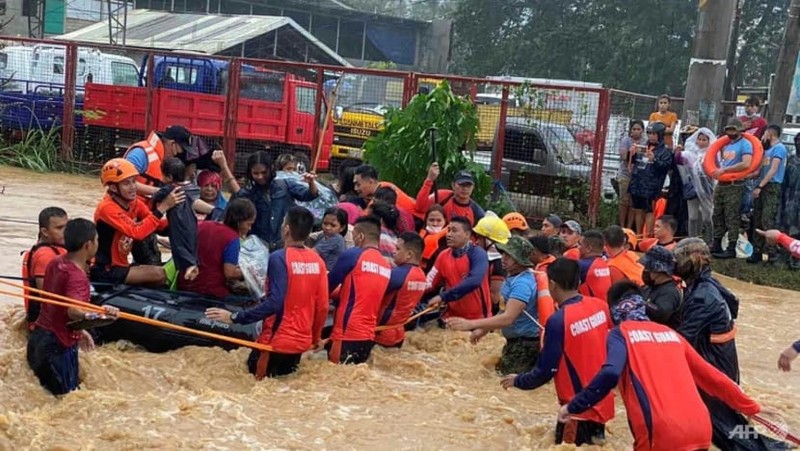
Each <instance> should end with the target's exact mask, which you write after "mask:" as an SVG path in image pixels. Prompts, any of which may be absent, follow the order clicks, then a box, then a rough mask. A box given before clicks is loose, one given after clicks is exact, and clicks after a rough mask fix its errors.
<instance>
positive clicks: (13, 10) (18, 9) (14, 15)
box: [0, 0, 28, 36]
mask: <svg viewBox="0 0 800 451" xmlns="http://www.w3.org/2000/svg"><path fill="white" fill-rule="evenodd" d="M0 19H2V21H3V23H5V22H9V21H10V22H9V23H8V24H7V25H5V26H4V27H3V29H2V30H0V34H2V35H5V36H28V18H27V17H23V15H22V0H6V14H5V15H4V16H0Z"/></svg>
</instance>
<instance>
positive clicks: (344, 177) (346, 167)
mask: <svg viewBox="0 0 800 451" xmlns="http://www.w3.org/2000/svg"><path fill="white" fill-rule="evenodd" d="M360 165H361V163H360V162H358V161H357V160H345V161H344V162H343V163H342V166H341V167H340V168H339V194H345V195H347V194H351V193H354V192H355V189H356V188H355V183H353V176H354V175H356V168H358V167H359V166H360Z"/></svg>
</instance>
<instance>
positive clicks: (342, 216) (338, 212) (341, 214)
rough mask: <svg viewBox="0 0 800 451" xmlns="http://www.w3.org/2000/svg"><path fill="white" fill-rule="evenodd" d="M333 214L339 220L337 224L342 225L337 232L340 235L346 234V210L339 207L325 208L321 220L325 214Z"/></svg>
mask: <svg viewBox="0 0 800 451" xmlns="http://www.w3.org/2000/svg"><path fill="white" fill-rule="evenodd" d="M328 215H333V216H336V220H337V221H339V225H340V226H342V230H341V231H340V232H339V234H340V235H342V236H346V235H347V224H348V222H347V212H346V211H344V210H343V209H341V208H339V207H330V208H328V209H327V210H325V214H324V215H322V219H323V221H324V220H325V216H328Z"/></svg>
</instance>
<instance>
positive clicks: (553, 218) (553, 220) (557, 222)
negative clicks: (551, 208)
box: [545, 213, 563, 229]
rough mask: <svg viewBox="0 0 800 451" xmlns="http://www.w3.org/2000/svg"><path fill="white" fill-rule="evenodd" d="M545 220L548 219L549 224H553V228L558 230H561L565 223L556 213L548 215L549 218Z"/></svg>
mask: <svg viewBox="0 0 800 451" xmlns="http://www.w3.org/2000/svg"><path fill="white" fill-rule="evenodd" d="M545 219H546V220H547V222H549V223H550V224H553V227H555V228H557V229H560V228H561V225H562V224H563V221H561V217H559V216H558V215H557V214H555V213H553V214H549V215H547V217H546V218H545Z"/></svg>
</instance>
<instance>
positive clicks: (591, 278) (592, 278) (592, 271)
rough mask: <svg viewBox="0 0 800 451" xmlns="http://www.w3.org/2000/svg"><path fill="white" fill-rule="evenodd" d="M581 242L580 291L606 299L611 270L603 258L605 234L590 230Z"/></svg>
mask: <svg viewBox="0 0 800 451" xmlns="http://www.w3.org/2000/svg"><path fill="white" fill-rule="evenodd" d="M580 243H581V244H580V253H581V259H580V260H579V261H578V264H579V265H580V267H581V286H580V289H579V290H578V291H580V293H581V294H582V295H585V296H592V297H595V298H598V299H602V300H604V301H605V300H606V295H607V293H608V289H609V288H611V271H610V270H609V269H608V263H607V262H606V260H605V259H604V258H603V248H604V247H605V240H603V234H602V233H600V232H599V231H597V230H590V231H588V232H586V233H585V234H584V235H583V236H582V237H581V241H580Z"/></svg>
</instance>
